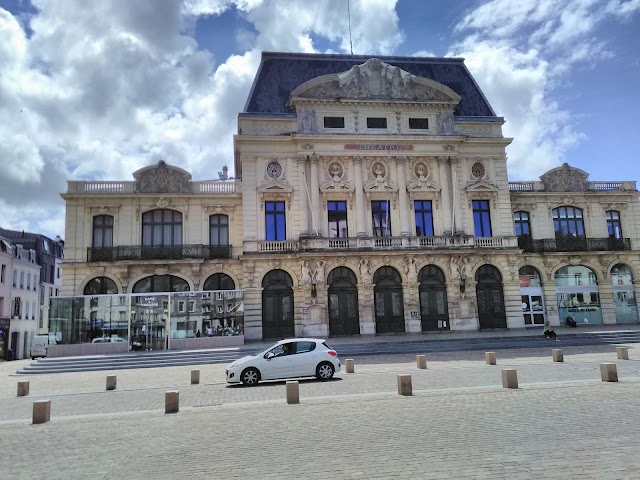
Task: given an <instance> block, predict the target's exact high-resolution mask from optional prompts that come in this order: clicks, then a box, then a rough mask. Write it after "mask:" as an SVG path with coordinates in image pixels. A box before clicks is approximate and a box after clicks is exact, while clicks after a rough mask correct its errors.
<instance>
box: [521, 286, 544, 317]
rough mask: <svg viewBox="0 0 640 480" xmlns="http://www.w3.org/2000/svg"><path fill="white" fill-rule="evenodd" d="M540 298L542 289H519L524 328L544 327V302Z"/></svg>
mask: <svg viewBox="0 0 640 480" xmlns="http://www.w3.org/2000/svg"><path fill="white" fill-rule="evenodd" d="M542 298H543V295H542V288H540V287H521V288H520V300H521V301H522V315H523V316H524V324H525V325H526V326H529V325H544V321H545V320H544V302H543V300H542Z"/></svg>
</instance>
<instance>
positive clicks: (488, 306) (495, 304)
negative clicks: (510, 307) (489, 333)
mask: <svg viewBox="0 0 640 480" xmlns="http://www.w3.org/2000/svg"><path fill="white" fill-rule="evenodd" d="M476 296H477V300H478V319H479V321H480V329H491V328H507V316H506V313H505V308H504V294H503V290H502V276H501V275H500V272H499V271H498V269H497V268H495V267H493V266H491V265H483V266H481V267H480V268H479V269H478V271H477V272H476Z"/></svg>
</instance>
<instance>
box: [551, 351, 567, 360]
mask: <svg viewBox="0 0 640 480" xmlns="http://www.w3.org/2000/svg"><path fill="white" fill-rule="evenodd" d="M551 356H552V357H553V361H554V362H564V355H563V354H562V349H561V348H552V349H551Z"/></svg>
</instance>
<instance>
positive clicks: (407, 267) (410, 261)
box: [404, 257, 418, 280]
mask: <svg viewBox="0 0 640 480" xmlns="http://www.w3.org/2000/svg"><path fill="white" fill-rule="evenodd" d="M404 271H405V273H406V274H407V278H409V280H415V278H416V277H417V275H418V271H417V265H416V259H415V258H413V257H406V258H405V259H404Z"/></svg>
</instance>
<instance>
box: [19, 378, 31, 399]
mask: <svg viewBox="0 0 640 480" xmlns="http://www.w3.org/2000/svg"><path fill="white" fill-rule="evenodd" d="M27 395H29V382H18V396H19V397H26V396H27Z"/></svg>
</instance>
